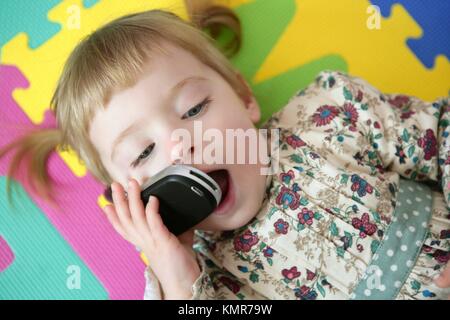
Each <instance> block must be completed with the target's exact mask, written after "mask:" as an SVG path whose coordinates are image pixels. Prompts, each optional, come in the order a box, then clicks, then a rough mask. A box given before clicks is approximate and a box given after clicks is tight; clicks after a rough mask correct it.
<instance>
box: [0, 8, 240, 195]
mask: <svg viewBox="0 0 450 320" xmlns="http://www.w3.org/2000/svg"><path fill="white" fill-rule="evenodd" d="M193 3H195V1H194V2H193ZM202 3H203V4H204V3H205V2H202ZM187 5H188V9H189V10H188V12H189V14H190V16H191V20H192V22H186V21H184V20H182V19H181V18H179V17H178V16H176V15H175V14H173V13H170V12H166V11H161V10H150V11H145V12H141V13H136V14H131V15H127V16H123V17H121V18H118V19H116V20H114V21H112V22H109V23H108V24H106V25H104V26H103V27H101V28H99V29H98V30H96V31H95V32H94V33H92V34H91V35H89V36H88V37H86V38H85V39H84V40H82V41H81V42H80V43H79V44H78V45H77V46H76V48H75V49H74V50H73V52H72V53H71V54H70V56H69V58H68V60H67V62H66V64H65V66H64V69H63V72H62V75H61V77H60V79H59V81H58V84H57V87H56V90H55V92H54V95H53V97H52V100H51V109H52V110H53V112H54V113H55V117H56V123H57V128H56V129H39V130H33V131H31V132H28V133H27V134H25V135H23V136H22V137H20V138H18V139H17V140H15V141H13V142H11V143H10V144H8V145H6V146H4V147H3V148H1V149H0V157H2V156H3V155H4V154H5V153H7V152H9V151H10V150H12V149H15V150H16V153H15V155H14V156H13V159H12V161H11V164H10V167H9V170H8V177H7V193H8V199H10V195H9V194H10V187H9V178H10V177H14V176H15V174H16V171H17V169H18V168H19V165H20V163H21V161H26V169H27V171H28V179H29V180H30V185H31V187H32V188H33V191H35V192H36V193H37V194H38V195H39V196H41V197H42V198H44V199H45V200H47V201H49V202H51V203H54V202H53V197H52V195H51V193H52V186H51V181H50V178H49V176H48V173H47V167H46V163H47V160H48V157H49V155H50V153H51V152H52V151H54V150H55V148H56V147H59V148H60V149H61V150H68V147H69V146H70V147H71V148H72V149H73V150H74V151H75V152H76V154H77V155H78V157H79V159H80V160H81V161H82V163H84V165H85V166H86V167H87V169H88V170H89V171H90V173H92V175H93V176H94V177H95V178H96V179H97V180H98V181H100V182H102V183H103V184H105V185H110V184H111V183H112V179H111V177H110V176H109V174H108V172H107V171H106V169H105V168H104V166H103V164H102V162H101V160H100V156H99V154H98V152H97V150H96V149H95V148H94V146H93V144H92V143H91V141H90V139H89V134H88V132H89V125H90V119H92V117H93V115H94V113H95V112H96V110H98V108H104V107H105V105H106V103H107V101H108V99H110V96H111V94H112V93H113V91H115V90H120V89H124V88H127V87H129V86H132V85H133V84H135V83H136V82H137V80H138V78H139V76H140V74H141V70H142V66H143V64H144V63H145V61H146V60H147V59H149V58H151V54H152V53H154V52H164V51H163V50H162V48H161V44H162V42H163V41H168V42H170V43H172V44H175V45H177V46H179V47H181V48H182V49H185V50H187V51H188V52H190V53H192V54H193V55H194V56H196V57H197V58H198V59H199V60H200V61H201V62H203V63H204V64H205V65H207V66H209V67H210V68H212V69H213V70H215V71H216V72H218V73H219V74H220V75H221V76H222V77H223V78H224V79H225V80H226V81H227V82H228V83H229V84H230V85H231V87H232V88H233V89H234V90H235V91H236V93H237V94H238V95H240V96H241V97H245V94H246V92H247V91H246V88H245V85H244V84H243V82H242V81H240V79H239V75H238V74H237V73H236V71H235V70H234V68H233V66H232V65H231V63H230V62H229V60H228V59H227V57H226V56H225V55H224V54H223V53H222V52H221V51H220V50H219V48H218V46H217V44H216V42H214V39H213V38H214V37H215V36H217V32H213V30H216V31H217V30H218V29H219V28H220V27H223V26H226V27H229V28H230V29H231V30H232V31H233V32H234V35H235V36H234V40H233V41H232V42H234V44H231V45H229V46H228V49H227V50H228V51H227V54H228V55H230V54H233V53H234V52H236V50H238V49H239V45H240V25H239V20H238V18H237V17H236V15H234V13H233V12H232V11H231V10H230V9H227V8H222V7H217V6H205V5H203V6H201V7H200V8H199V7H195V6H193V5H192V4H190V2H189V1H188V2H187ZM203 28H210V31H211V32H210V33H211V34H210V35H208V34H206V33H205V32H202V30H201V29H203ZM236 43H237V45H236Z"/></svg>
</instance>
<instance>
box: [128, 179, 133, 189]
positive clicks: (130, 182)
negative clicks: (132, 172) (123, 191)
mask: <svg viewBox="0 0 450 320" xmlns="http://www.w3.org/2000/svg"><path fill="white" fill-rule="evenodd" d="M132 185H133V179H130V180H128V187H131V186H132Z"/></svg>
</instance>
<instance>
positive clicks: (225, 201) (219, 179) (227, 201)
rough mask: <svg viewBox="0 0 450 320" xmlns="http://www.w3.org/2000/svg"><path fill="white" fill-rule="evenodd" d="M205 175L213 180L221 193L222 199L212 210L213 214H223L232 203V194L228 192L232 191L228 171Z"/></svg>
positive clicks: (217, 171) (212, 172)
mask: <svg viewBox="0 0 450 320" xmlns="http://www.w3.org/2000/svg"><path fill="white" fill-rule="evenodd" d="M207 174H208V175H209V176H210V177H211V178H213V179H214V181H215V182H216V183H217V184H218V185H219V187H220V190H221V191H222V198H221V199H220V202H219V204H218V206H217V208H216V209H215V210H214V213H216V214H224V213H226V212H227V211H228V209H229V207H230V206H231V205H232V202H233V197H232V193H233V192H232V190H230V189H232V183H231V177H230V173H229V172H228V170H225V169H220V170H214V171H211V172H208V173H207Z"/></svg>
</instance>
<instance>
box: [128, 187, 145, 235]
mask: <svg viewBox="0 0 450 320" xmlns="http://www.w3.org/2000/svg"><path fill="white" fill-rule="evenodd" d="M128 203H129V204H130V211H131V219H132V221H133V224H134V225H135V227H136V228H137V229H139V230H140V231H143V232H145V231H147V232H148V231H149V229H148V228H147V221H146V220H145V208H144V204H143V203H142V199H141V189H140V188H139V184H138V183H137V181H136V180H135V179H131V180H130V182H129V184H128Z"/></svg>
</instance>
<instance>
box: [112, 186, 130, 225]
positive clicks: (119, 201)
mask: <svg viewBox="0 0 450 320" xmlns="http://www.w3.org/2000/svg"><path fill="white" fill-rule="evenodd" d="M111 189H112V194H113V201H114V207H115V209H116V212H117V216H118V217H119V221H120V224H121V225H122V226H123V228H124V229H125V230H126V231H127V232H128V233H131V232H132V230H133V227H132V221H131V216H130V209H129V208H128V200H127V199H126V197H125V190H124V189H123V187H122V186H121V185H120V183H117V182H113V183H112V184H111Z"/></svg>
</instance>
